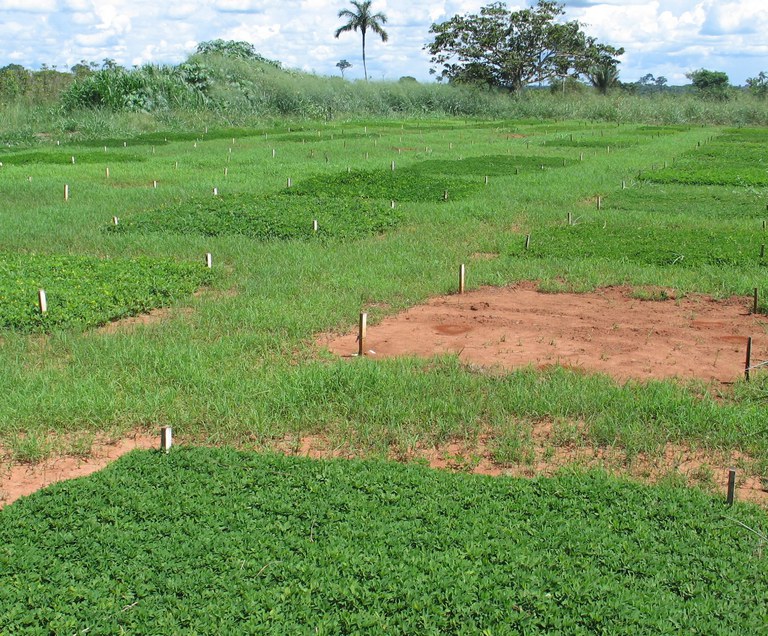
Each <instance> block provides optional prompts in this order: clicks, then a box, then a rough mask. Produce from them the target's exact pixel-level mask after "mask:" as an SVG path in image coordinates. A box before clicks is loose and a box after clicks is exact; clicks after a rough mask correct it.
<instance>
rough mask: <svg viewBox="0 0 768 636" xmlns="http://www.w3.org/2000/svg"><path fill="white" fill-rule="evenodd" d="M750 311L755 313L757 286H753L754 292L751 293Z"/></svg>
mask: <svg viewBox="0 0 768 636" xmlns="http://www.w3.org/2000/svg"><path fill="white" fill-rule="evenodd" d="M752 313H753V314H756V313H757V287H755V289H754V292H753V294H752Z"/></svg>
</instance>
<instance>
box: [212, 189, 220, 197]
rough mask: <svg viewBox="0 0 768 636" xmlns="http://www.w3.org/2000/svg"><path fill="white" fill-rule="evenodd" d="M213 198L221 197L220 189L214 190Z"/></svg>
mask: <svg viewBox="0 0 768 636" xmlns="http://www.w3.org/2000/svg"><path fill="white" fill-rule="evenodd" d="M213 196H215V197H217V196H219V189H218V188H214V189H213Z"/></svg>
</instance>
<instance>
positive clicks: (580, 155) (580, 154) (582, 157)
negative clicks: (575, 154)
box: [579, 152, 584, 161]
mask: <svg viewBox="0 0 768 636" xmlns="http://www.w3.org/2000/svg"><path fill="white" fill-rule="evenodd" d="M579 161H584V153H583V152H580V153H579Z"/></svg>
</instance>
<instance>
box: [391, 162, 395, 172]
mask: <svg viewBox="0 0 768 636" xmlns="http://www.w3.org/2000/svg"><path fill="white" fill-rule="evenodd" d="M394 171H395V162H394V161H393V162H392V172H394Z"/></svg>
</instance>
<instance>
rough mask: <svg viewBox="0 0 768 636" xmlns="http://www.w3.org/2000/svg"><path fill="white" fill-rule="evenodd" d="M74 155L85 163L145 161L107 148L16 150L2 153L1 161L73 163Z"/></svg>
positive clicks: (17, 162) (16, 164)
mask: <svg viewBox="0 0 768 636" xmlns="http://www.w3.org/2000/svg"><path fill="white" fill-rule="evenodd" d="M72 157H75V163H83V164H104V163H132V162H137V161H144V160H145V159H144V157H140V156H138V155H134V154H129V153H124V152H119V151H115V150H109V149H107V151H106V152H103V151H102V152H95V151H93V150H89V151H88V152H82V151H79V152H78V151H74V150H73V151H72V152H60V151H59V152H47V151H42V150H40V151H32V152H15V153H10V154H6V155H0V163H2V164H3V165H5V166H28V165H37V164H51V165H66V164H71V163H72Z"/></svg>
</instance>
